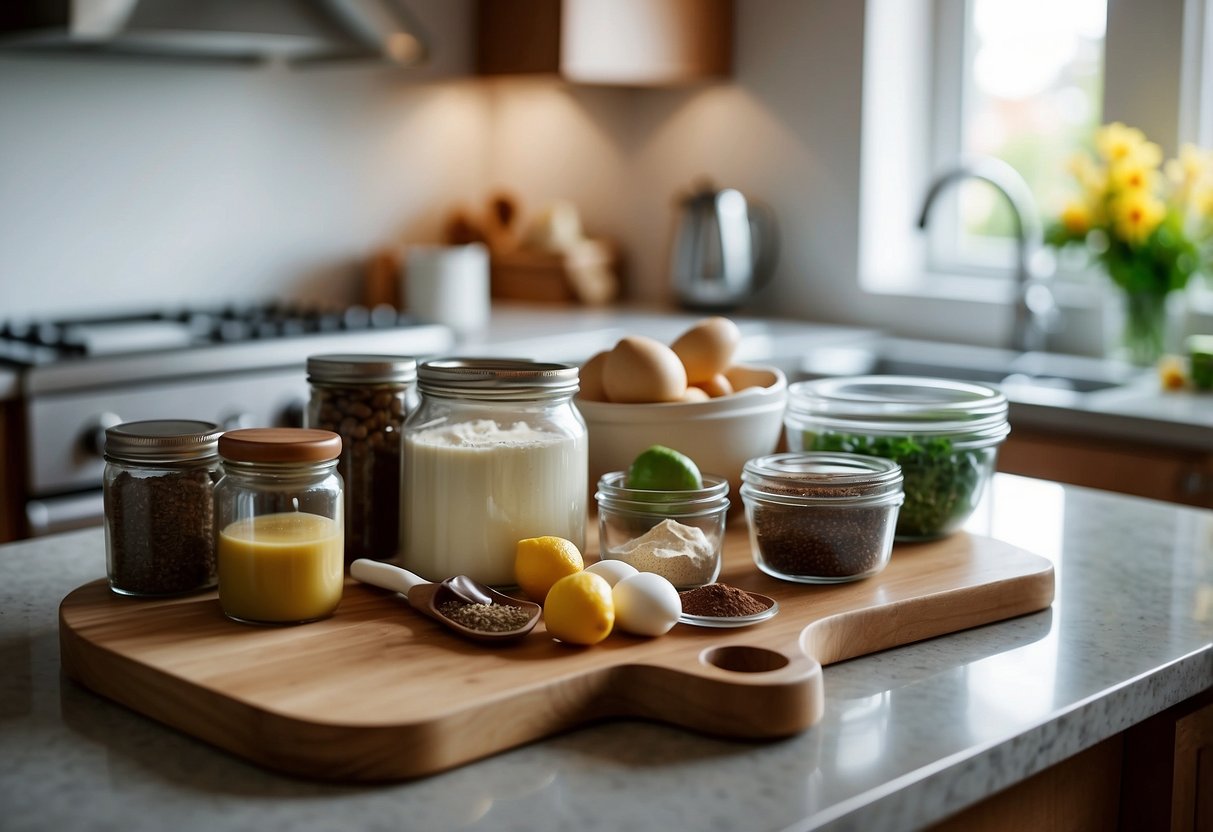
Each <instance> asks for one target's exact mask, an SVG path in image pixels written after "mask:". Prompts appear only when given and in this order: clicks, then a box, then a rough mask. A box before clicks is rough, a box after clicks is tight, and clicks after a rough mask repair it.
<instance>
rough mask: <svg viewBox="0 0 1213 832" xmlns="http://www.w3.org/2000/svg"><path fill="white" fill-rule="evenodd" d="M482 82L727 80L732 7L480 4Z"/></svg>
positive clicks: (703, 2) (722, 0)
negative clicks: (504, 78)
mask: <svg viewBox="0 0 1213 832" xmlns="http://www.w3.org/2000/svg"><path fill="white" fill-rule="evenodd" d="M476 26H477V68H478V70H479V72H480V73H481V74H482V75H519V74H522V75H552V76H558V77H561V78H565V79H567V80H569V81H573V82H576V83H582V84H610V85H617V86H672V85H677V84H686V83H693V82H696V81H703V80H707V79H712V78H723V77H726V76H728V74H729V73H730V72H731V70H732V51H733V0H605V2H604V0H509V2H506V0H480V2H479V4H478V6H477V21H476Z"/></svg>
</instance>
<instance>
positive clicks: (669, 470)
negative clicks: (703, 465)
mask: <svg viewBox="0 0 1213 832" xmlns="http://www.w3.org/2000/svg"><path fill="white" fill-rule="evenodd" d="M623 485H624V488H637V489H641V490H644V491H694V490H698V489H700V488H703V477H702V476H700V474H699V466H697V465H696V464H695V462H694V461H693V460H692V459H691V458H690V457H689V456H687V455H686V454H683V453H680V452H678V451H676V450H674V449H673V448H667V447H666V446H665V445H653V446H652V447H651V448H649V449H647V450H645V451H643V452H642V453H641V454H640V456H638V457H636V458H635V459H634V460H632V464H631V466H629V468H628V473H627V476H626V477H624V481H623Z"/></svg>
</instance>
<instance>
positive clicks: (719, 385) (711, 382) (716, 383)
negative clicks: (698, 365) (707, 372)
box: [695, 373, 733, 399]
mask: <svg viewBox="0 0 1213 832" xmlns="http://www.w3.org/2000/svg"><path fill="white" fill-rule="evenodd" d="M695 387H696V388H697V389H700V390H702V391H703V392H705V393H707V394H708V396H710V397H711V398H713V399H718V398H720V397H721V396H728V395H731V394H732V392H733V384H732V382H730V381H729V379H728V377H727V376H725V374H724V373H717V374H716V375H714V376H712V377H711V378H710V379H708V380H707V381H701V382H699V383H698V384H696V385H695Z"/></svg>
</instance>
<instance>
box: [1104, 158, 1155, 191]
mask: <svg viewBox="0 0 1213 832" xmlns="http://www.w3.org/2000/svg"><path fill="white" fill-rule="evenodd" d="M1108 178H1109V179H1110V180H1111V184H1112V189H1113V190H1115V191H1151V190H1153V189H1154V184H1155V182H1156V181H1157V179H1158V171H1157V170H1156V169H1155V168H1154V167H1152V166H1147V165H1144V164H1141V163H1140V162H1138V161H1137V159H1136V157H1132V156H1131V157H1129V158H1128V159H1126V160H1125V161H1123V162H1121V163H1119V164H1116V165H1113V166H1112V168H1111V170H1109V172H1108Z"/></svg>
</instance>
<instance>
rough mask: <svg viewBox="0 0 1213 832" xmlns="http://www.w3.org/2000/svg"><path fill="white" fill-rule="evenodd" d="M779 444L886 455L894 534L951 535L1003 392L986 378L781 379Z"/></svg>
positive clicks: (1001, 415)
mask: <svg viewBox="0 0 1213 832" xmlns="http://www.w3.org/2000/svg"><path fill="white" fill-rule="evenodd" d="M784 427H785V429H786V433H787V442H788V448H789V450H793V451H801V450H803V451H835V452H838V451H841V452H847V453H858V454H867V455H871V456H879V457H884V458H886V459H891V460H893V461H894V462H896V463H898V464H899V465H900V466H901V471H902V475H903V476H904V477H905V495H906V498H905V504H904V505H903V506H902V507H901V511H900V513H899V514H898V518H897V534H896V537H897V539H898V540H930V539H932V538H937V537H942V536H944V535H947V534H951V533H952V532H953V531H955V530H956V529H957V528H959V527H960V526H961V525H962V524H963V523H964V522H965V521H966V520H967V519H968V518H969V515H971V514H972V513H973V509H974V508H976V506H977V503H978V501H979V500H980V499H981V494H982V491H983V490H984V488H985V485H986V482H987V481H988V480H989V479H990V475H991V474H992V473H993V471H994V461H995V459H996V457H997V455H998V446H999V445H1000V444H1001V443H1002V441H1003V439H1005V438H1006V436H1007V434H1008V433H1009V432H1010V427H1009V426H1008V424H1007V399H1006V397H1005V396H1004V395H1003V394H1002V393H1000V392H998V391H997V390H994V389H992V388H989V387H985V386H983V385H980V384H970V383H968V382H963V381H950V380H947V379H937V378H918V377H912V376H857V377H854V378H827V379H819V380H816V381H803V382H798V383H796V384H793V385H791V386H790V387H789V388H788V409H787V412H786V413H785V414H784Z"/></svg>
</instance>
